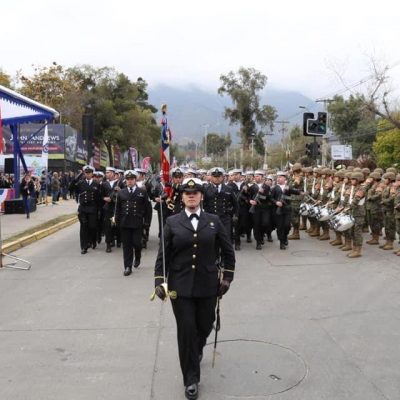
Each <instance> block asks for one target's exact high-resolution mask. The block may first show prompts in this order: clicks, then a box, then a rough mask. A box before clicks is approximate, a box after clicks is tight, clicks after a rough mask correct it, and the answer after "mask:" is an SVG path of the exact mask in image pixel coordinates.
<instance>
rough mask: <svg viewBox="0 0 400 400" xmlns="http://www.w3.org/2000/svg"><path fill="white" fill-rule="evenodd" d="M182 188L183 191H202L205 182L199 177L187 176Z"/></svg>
mask: <svg viewBox="0 0 400 400" xmlns="http://www.w3.org/2000/svg"><path fill="white" fill-rule="evenodd" d="M181 190H182V191H183V192H187V193H190V192H202V191H203V182H202V181H201V180H200V179H199V178H185V179H184V180H183V182H182V186H181Z"/></svg>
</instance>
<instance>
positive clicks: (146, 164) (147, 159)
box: [142, 157, 151, 171]
mask: <svg viewBox="0 0 400 400" xmlns="http://www.w3.org/2000/svg"><path fill="white" fill-rule="evenodd" d="M150 165H151V158H150V157H145V158H143V160H142V169H145V170H146V171H149V170H150Z"/></svg>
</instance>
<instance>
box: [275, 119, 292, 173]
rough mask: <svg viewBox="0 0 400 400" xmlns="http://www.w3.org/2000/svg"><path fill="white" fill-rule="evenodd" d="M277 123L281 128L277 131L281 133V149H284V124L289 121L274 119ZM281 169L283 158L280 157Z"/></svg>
mask: <svg viewBox="0 0 400 400" xmlns="http://www.w3.org/2000/svg"><path fill="white" fill-rule="evenodd" d="M275 122H276V123H277V124H281V129H279V132H281V133H282V138H281V144H282V150H283V149H284V145H283V140H284V138H285V132H286V124H288V123H289V121H283V120H282V121H275ZM281 169H283V159H282V158H281Z"/></svg>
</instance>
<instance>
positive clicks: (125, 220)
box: [116, 186, 151, 275]
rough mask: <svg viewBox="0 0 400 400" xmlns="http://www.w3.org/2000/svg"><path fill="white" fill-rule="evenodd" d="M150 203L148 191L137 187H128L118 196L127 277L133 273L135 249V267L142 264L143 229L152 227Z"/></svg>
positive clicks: (118, 220)
mask: <svg viewBox="0 0 400 400" xmlns="http://www.w3.org/2000/svg"><path fill="white" fill-rule="evenodd" d="M148 201H149V200H148V196H147V192H146V190H145V189H141V188H138V187H137V186H133V188H130V187H126V188H125V189H122V190H121V191H120V192H118V195H117V206H116V223H117V225H118V226H119V227H120V229H121V237H122V246H123V254H124V268H125V272H126V273H125V275H129V273H130V272H131V271H132V265H133V249H135V264H134V267H135V268H137V267H138V266H139V264H140V259H141V252H142V234H143V229H144V227H147V226H149V225H150V215H149V208H148V206H147V204H148ZM150 212H151V209H150Z"/></svg>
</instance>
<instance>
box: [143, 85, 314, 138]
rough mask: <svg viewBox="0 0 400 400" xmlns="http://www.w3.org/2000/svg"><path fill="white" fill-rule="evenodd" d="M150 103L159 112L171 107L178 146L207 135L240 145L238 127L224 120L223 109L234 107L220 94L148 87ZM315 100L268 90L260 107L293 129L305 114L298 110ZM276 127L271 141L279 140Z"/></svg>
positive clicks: (297, 94) (293, 92) (169, 115)
mask: <svg viewBox="0 0 400 400" xmlns="http://www.w3.org/2000/svg"><path fill="white" fill-rule="evenodd" d="M148 93H149V103H150V104H154V105H155V107H157V108H160V106H161V104H162V103H166V104H168V117H169V123H170V126H171V130H172V133H173V140H174V141H176V142H178V143H185V142H188V141H195V142H201V141H202V139H203V137H204V135H205V133H206V132H208V133H211V132H214V133H220V134H227V133H228V132H230V134H231V137H232V140H233V141H234V142H239V141H240V139H239V137H238V136H237V132H238V130H239V127H238V126H231V125H229V123H228V121H227V120H225V119H224V116H223V114H224V108H225V107H229V106H231V104H232V103H231V101H230V98H229V97H228V96H223V97H222V96H220V95H218V93H217V91H215V93H214V92H212V91H210V90H206V89H202V88H200V87H198V86H196V85H188V86H186V87H183V88H177V87H172V86H168V85H165V84H159V85H156V86H154V87H149V89H148ZM313 103H314V102H313V100H312V99H310V98H309V97H307V96H305V95H303V94H302V93H299V92H296V91H287V90H280V89H277V88H271V87H268V88H266V89H265V90H264V91H263V92H262V93H261V104H269V105H271V106H273V107H275V108H276V110H277V113H278V120H282V119H284V120H288V121H289V124H290V125H295V124H300V123H301V115H302V110H301V109H299V106H309V107H310V108H311V105H312V104H313ZM278 125H279V124H275V128H274V135H273V136H271V141H272V142H274V141H276V140H279V139H280V137H279V135H277V133H276V132H277V128H278Z"/></svg>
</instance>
